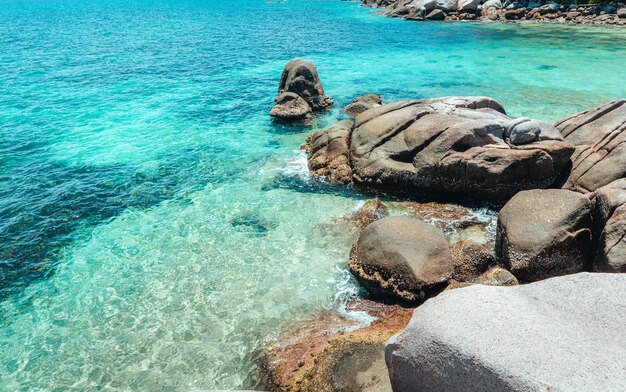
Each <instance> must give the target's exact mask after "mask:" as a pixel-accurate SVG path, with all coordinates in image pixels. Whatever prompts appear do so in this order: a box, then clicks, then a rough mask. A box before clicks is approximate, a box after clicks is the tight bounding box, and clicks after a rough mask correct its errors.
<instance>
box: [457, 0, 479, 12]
mask: <svg viewBox="0 0 626 392" xmlns="http://www.w3.org/2000/svg"><path fill="white" fill-rule="evenodd" d="M480 3H481V0H459V1H458V3H457V6H456V7H457V10H458V11H459V12H468V11H476V10H477V9H478V6H479V5H480Z"/></svg>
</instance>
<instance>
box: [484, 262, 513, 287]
mask: <svg viewBox="0 0 626 392" xmlns="http://www.w3.org/2000/svg"><path fill="white" fill-rule="evenodd" d="M478 283H480V284H485V285H488V286H516V285H518V284H519V282H518V281H517V278H516V277H515V275H513V274H512V273H511V272H509V271H507V270H505V269H504V268H501V267H493V268H491V269H490V270H488V271H487V272H485V273H484V274H482V275H481V276H480V278H479V279H478Z"/></svg>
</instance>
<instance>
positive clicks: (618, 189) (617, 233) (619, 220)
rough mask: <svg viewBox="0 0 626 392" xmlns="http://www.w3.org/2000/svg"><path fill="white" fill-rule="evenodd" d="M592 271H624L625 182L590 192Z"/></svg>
mask: <svg viewBox="0 0 626 392" xmlns="http://www.w3.org/2000/svg"><path fill="white" fill-rule="evenodd" d="M594 198H595V210H594V238H596V255H595V259H594V263H593V268H594V270H595V271H601V272H626V179H624V178H622V179H619V180H617V181H613V182H612V183H610V184H609V185H606V186H604V187H602V188H600V189H598V190H597V191H596V192H595V193H594Z"/></svg>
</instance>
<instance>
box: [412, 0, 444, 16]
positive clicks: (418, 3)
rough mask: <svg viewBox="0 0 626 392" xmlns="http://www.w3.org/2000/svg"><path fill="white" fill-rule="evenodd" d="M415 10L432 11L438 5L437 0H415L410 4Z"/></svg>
mask: <svg viewBox="0 0 626 392" xmlns="http://www.w3.org/2000/svg"><path fill="white" fill-rule="evenodd" d="M407 6H408V7H409V8H411V9H413V10H423V11H422V12H426V13H428V12H430V11H432V10H434V9H435V7H436V6H437V0H413V1H411V2H410V3H409V4H408V5H407Z"/></svg>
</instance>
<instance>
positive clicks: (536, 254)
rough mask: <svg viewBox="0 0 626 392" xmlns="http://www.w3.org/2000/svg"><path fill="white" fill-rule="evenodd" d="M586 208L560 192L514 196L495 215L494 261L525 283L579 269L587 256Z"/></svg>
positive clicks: (582, 199)
mask: <svg viewBox="0 0 626 392" xmlns="http://www.w3.org/2000/svg"><path fill="white" fill-rule="evenodd" d="M591 207H592V206H591V202H590V201H589V199H588V198H587V197H586V196H584V195H582V194H580V193H578V192H572V191H568V190H564V189H535V190H530V191H523V192H520V193H518V194H517V195H515V196H514V197H513V198H512V199H511V200H510V201H509V202H508V203H507V204H506V205H505V206H504V207H503V208H502V210H500V214H499V216H498V232H497V238H496V256H497V258H498V260H499V261H500V262H502V263H503V264H504V266H505V267H506V268H507V269H509V270H510V271H511V272H512V273H513V274H514V275H515V276H517V277H518V278H519V279H520V280H522V281H525V282H532V281H536V280H541V279H546V278H549V277H552V276H558V275H565V274H572V273H575V272H579V271H582V270H583V269H584V268H586V267H587V266H588V263H589V260H590V258H591V255H592V243H591V220H592V217H591Z"/></svg>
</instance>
